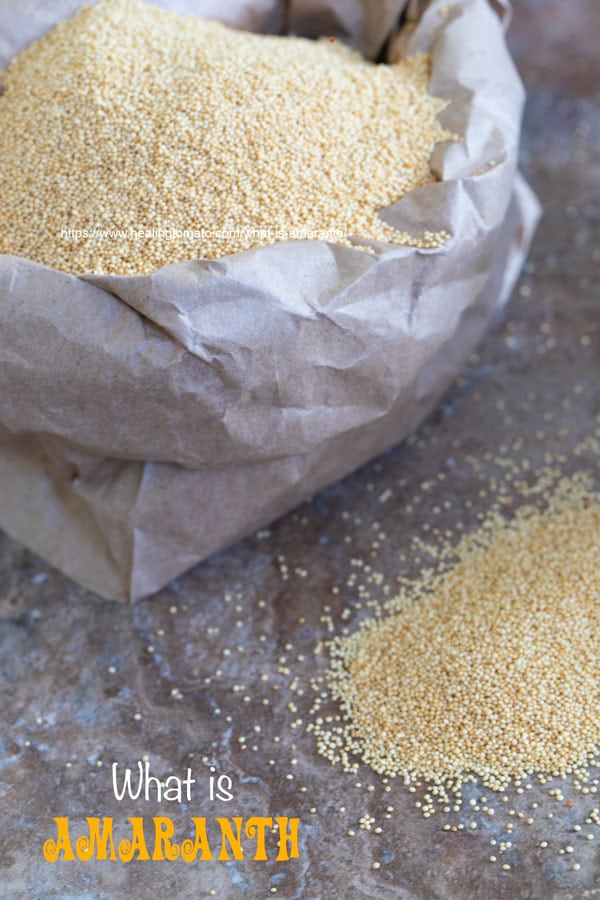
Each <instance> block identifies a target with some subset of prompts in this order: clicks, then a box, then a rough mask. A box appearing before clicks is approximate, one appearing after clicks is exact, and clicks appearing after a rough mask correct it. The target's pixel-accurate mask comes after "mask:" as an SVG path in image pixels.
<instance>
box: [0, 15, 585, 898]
mask: <svg viewBox="0 0 600 900" xmlns="http://www.w3.org/2000/svg"><path fill="white" fill-rule="evenodd" d="M599 34H600V6H599V4H598V2H597V0H580V2H579V3H577V4H569V3H565V2H561V0H520V2H519V3H518V4H517V6H516V10H515V15H514V21H513V24H512V27H511V32H510V36H511V43H512V48H513V50H514V53H515V56H516V59H517V63H518V66H519V68H520V70H521V73H522V75H523V78H524V80H525V82H526V85H527V88H528V92H529V101H528V106H527V110H526V118H525V129H524V142H523V156H522V166H523V170H524V172H525V175H526V176H527V178H528V179H529V180H530V182H531V184H532V185H533V187H534V189H535V190H536V192H537V193H538V195H539V197H540V198H541V200H542V202H543V204H544V209H545V214H544V217H543V219H542V222H541V224H540V227H539V230H538V232H537V236H536V238H535V242H534V246H533V249H532V253H531V256H530V261H529V262H528V263H527V266H526V269H525V272H524V274H523V276H522V278H521V280H520V282H519V284H518V286H517V288H516V290H515V293H514V296H513V298H512V300H511V302H510V304H509V306H508V308H507V310H506V312H505V313H504V315H503V317H502V319H501V320H500V321H498V322H497V323H496V324H495V325H494V327H493V328H492V330H491V332H490V333H489V334H488V335H487V337H486V339H485V341H484V342H483V344H482V345H481V348H480V351H479V353H478V354H477V356H474V357H473V358H472V359H471V361H470V364H469V367H468V369H467V370H466V371H465V372H464V373H463V375H462V377H460V378H459V379H458V380H457V382H456V384H455V385H454V387H453V388H452V389H451V391H450V392H449V393H448V395H447V396H446V397H445V399H444V401H443V403H442V404H441V405H440V407H439V408H438V410H437V411H436V412H435V413H434V414H433V415H432V416H431V418H430V419H429V421H428V422H427V423H426V424H425V425H424V426H423V427H422V428H421V429H420V431H419V432H418V434H417V435H414V436H412V437H411V438H410V439H409V440H408V441H405V442H404V444H403V445H402V446H400V447H398V448H396V449H395V450H392V451H390V452H389V453H387V454H385V455H384V456H383V457H381V458H380V459H379V460H377V461H376V462H375V463H373V464H371V465H369V466H366V467H364V468H363V469H361V470H360V471H359V472H357V473H356V474H354V475H352V476H351V477H349V478H346V479H345V480H344V481H343V482H341V483H340V484H337V485H335V486H333V487H331V488H329V489H328V490H326V491H324V492H323V493H321V494H320V495H319V496H318V497H316V498H315V499H314V500H313V502H311V503H307V504H305V505H304V506H303V507H301V508H300V509H298V510H297V511H296V512H295V513H293V514H290V515H288V516H286V517H284V518H283V519H281V520H280V521H278V522H277V523H275V524H274V525H273V526H272V528H271V529H270V530H269V532H264V533H260V534H259V535H256V536H254V537H251V538H249V539H247V540H245V541H243V542H241V543H240V544H238V545H237V546H236V547H234V548H233V549H232V550H230V551H228V552H226V553H222V554H220V555H219V556H217V557H215V558H213V559H211V560H210V561H209V562H207V563H204V564H203V565H200V566H197V567H196V568H195V569H194V570H193V571H192V572H190V573H189V574H187V575H185V576H184V577H181V578H179V579H178V580H177V581H176V582H174V583H173V584H171V585H170V586H169V587H168V588H166V589H165V590H163V591H161V592H160V593H159V594H158V595H156V596H154V597H152V598H150V599H148V600H146V601H143V602H140V603H138V604H137V605H135V606H134V607H127V606H119V605H117V604H113V603H109V602H104V601H101V600H99V599H98V598H96V597H94V596H92V595H90V594H89V593H87V592H86V591H85V590H83V589H82V588H79V587H77V586H76V585H75V584H73V583H72V582H70V581H69V580H67V579H65V578H64V577H62V576H61V575H60V574H58V573H57V572H55V571H53V570H50V569H49V567H47V566H46V565H45V564H44V563H43V562H42V561H41V560H40V559H38V558H36V557H35V556H33V555H32V554H30V553H29V552H27V551H26V550H24V549H23V548H22V547H21V546H19V545H18V544H16V543H14V542H12V541H11V540H9V539H8V538H7V537H1V538H0V640H1V648H2V649H1V656H0V704H1V714H2V731H1V734H0V748H1V761H0V768H1V786H0V815H1V821H2V828H1V829H0V896H1V897H3V898H4V897H6V898H11V900H12V898H21V897H22V898H30V900H41V898H50V897H60V898H81V900H83V898H86V900H87V898H89V900H92V898H94V900H96V898H98V900H99V898H117V897H122V896H130V897H134V898H149V897H152V898H154V897H156V898H163V897H178V898H179V897H181V898H203V897H209V896H217V897H222V898H237V897H240V898H243V897H248V898H261V900H262V898H267V897H271V896H275V897H281V898H285V900H292V898H303V900H316V898H322V900H336V898H338V897H347V898H348V900H354V898H362V897H365V898H366V897H369V898H382V900H383V898H388V897H389V898H437V897H439V898H455V900H463V898H490V900H500V898H539V900H542V898H543V900H549V898H567V897H591V896H595V895H596V894H599V895H600V855H599V848H600V828H597V827H596V828H595V837H596V839H595V840H591V841H585V840H583V838H581V839H580V837H579V836H578V835H577V834H574V833H573V832H572V825H573V824H574V823H575V822H579V821H581V820H582V819H583V818H584V817H585V815H586V814H587V811H589V809H590V808H591V807H592V806H593V805H594V798H591V797H590V796H585V795H582V794H581V793H577V792H574V791H572V790H571V789H570V788H569V787H565V788H564V789H563V793H564V797H565V802H562V803H557V802H556V801H555V800H552V799H551V798H550V797H549V796H548V793H547V790H548V789H547V788H546V789H545V790H543V789H540V788H534V789H533V790H531V791H529V792H526V794H523V795H518V794H516V793H515V792H514V789H513V791H512V793H511V792H509V795H510V796H509V800H508V804H507V808H508V807H512V808H514V810H515V817H516V814H517V813H518V812H519V811H525V812H526V811H527V810H528V809H529V808H530V806H531V803H532V802H534V801H535V802H537V803H538V804H539V805H538V808H537V810H536V814H535V820H534V823H533V825H531V826H526V825H525V824H523V820H519V819H516V818H515V821H516V822H517V824H516V825H515V830H514V837H513V838H512V843H513V847H512V848H511V849H510V851H509V852H507V853H506V854H505V857H504V858H505V859H506V860H507V861H508V862H509V863H510V865H511V869H510V871H503V870H502V869H501V868H500V865H499V864H497V863H496V864H493V863H490V862H489V860H488V857H489V854H490V845H489V841H490V839H494V838H497V839H498V840H501V839H502V835H504V836H506V835H505V832H504V831H503V828H504V822H505V820H506V818H507V816H504V817H503V816H502V815H498V816H496V817H495V819H494V820H493V822H491V823H490V821H489V820H488V821H487V822H483V821H479V820H478V826H479V827H478V828H477V829H476V830H474V831H473V832H468V833H467V832H466V831H465V832H457V833H447V832H444V831H443V830H442V822H443V821H444V820H443V817H439V816H434V817H432V818H430V819H424V818H423V817H422V816H421V814H420V813H419V811H418V810H417V809H416V808H415V806H414V802H415V796H416V795H412V794H409V793H408V791H407V790H406V789H405V788H403V787H402V786H401V785H396V784H394V785H393V786H392V788H391V790H390V791H389V792H387V793H386V792H385V791H384V789H383V788H382V786H381V784H380V782H379V781H378V780H377V779H376V777H375V776H374V775H373V774H372V773H370V772H369V771H368V770H361V772H360V773H359V775H357V776H352V775H346V774H344V773H343V772H341V771H340V770H339V769H336V768H332V767H331V766H330V765H329V763H328V762H327V761H326V760H325V759H323V758H322V757H320V756H318V755H317V753H316V751H315V747H314V743H313V740H312V737H311V735H309V734H306V733H305V731H304V725H305V724H306V721H307V710H308V706H309V704H310V696H309V695H310V691H309V689H308V687H307V689H306V691H305V693H304V695H302V696H298V695H297V694H296V693H292V692H291V691H290V687H289V686H290V682H292V680H293V679H294V678H295V677H297V678H298V684H299V685H306V686H307V684H308V679H309V677H310V676H311V675H312V674H314V673H315V672H316V671H317V669H318V668H319V667H320V668H322V667H323V664H324V663H323V660H321V661H319V660H318V659H317V658H315V657H314V655H313V647H314V645H315V642H316V641H317V640H319V639H320V638H322V637H324V636H326V633H327V632H326V623H325V622H324V621H323V618H322V617H323V615H324V608H325V607H326V606H329V607H330V609H331V615H332V616H333V618H334V622H335V623H336V628H338V627H339V625H340V623H339V621H338V619H337V618H336V616H337V615H338V614H339V612H340V611H341V610H342V608H343V607H344V606H345V605H347V603H348V602H351V601H352V600H353V599H354V598H356V597H357V596H358V595H359V592H362V593H364V591H365V590H368V591H370V592H371V595H372V596H373V597H378V596H379V593H380V587H378V585H377V584H376V583H370V582H369V581H368V575H367V576H365V572H364V569H362V570H358V569H357V568H356V566H353V564H352V560H353V559H356V558H361V559H363V561H365V560H368V561H370V562H371V563H372V569H373V571H376V572H378V573H381V575H382V576H383V582H384V583H390V584H392V583H393V582H394V579H395V577H396V575H397V574H399V573H400V572H401V573H402V574H406V573H407V572H408V573H410V572H411V570H413V571H416V567H417V566H418V562H419V561H418V559H413V558H412V557H411V559H410V560H409V563H408V564H407V565H404V567H401V566H400V563H399V561H398V554H399V553H400V552H402V551H403V550H405V549H406V548H407V547H408V546H409V539H410V537H411V536H413V535H415V534H427V529H428V528H429V527H431V523H432V522H435V523H436V525H437V527H439V528H440V529H442V530H443V529H444V527H448V526H452V524H453V517H456V516H457V515H459V514H460V516H461V518H462V520H463V521H464V522H465V524H466V526H467V527H468V526H469V525H471V524H473V523H474V522H475V521H476V517H477V513H478V512H479V511H481V510H484V509H485V508H486V503H487V502H488V499H489V498H487V497H486V495H485V482H487V480H488V479H489V477H490V475H492V474H494V466H495V463H494V456H495V455H496V453H497V451H498V448H505V449H506V451H507V452H509V453H511V454H513V455H518V456H519V458H527V459H528V460H529V461H530V463H531V465H532V466H535V465H537V464H541V463H542V462H543V461H544V459H545V458H550V457H551V458H553V459H556V458H557V457H559V456H562V455H564V457H565V459H566V460H567V462H566V463H565V464H566V466H567V468H572V467H574V466H576V465H578V464H579V463H580V462H581V464H583V462H582V461H581V460H577V459H575V460H573V458H572V454H573V451H574V449H575V448H576V447H577V446H578V445H579V444H581V442H582V441H584V440H585V438H586V436H588V435H589V434H590V433H591V432H592V431H593V429H594V426H596V427H597V424H598V420H597V418H596V417H597V416H598V413H599V411H600V403H599V400H600V378H599V376H600V358H599V352H598V351H599V346H600V327H599V321H598V309H599V303H600V297H599V290H598V270H599V265H598V264H599V262H600V249H598V248H599V247H600V243H599V233H598V218H599V208H598V207H599V197H598V188H599V186H600V150H599V143H600V122H599V117H598V112H597V110H596V111H595V110H594V100H595V99H597V98H595V97H594V91H595V90H597V86H598V84H599V83H600V57H599V56H598V53H597V41H598V35H599ZM548 454H550V457H548ZM584 455H585V454H584ZM474 457H476V458H477V459H479V461H480V467H479V469H478V468H477V466H473V465H472V459H473V458H474ZM584 461H585V460H584ZM440 473H442V475H443V476H445V477H444V478H442V479H440V478H439V475H440ZM415 495H417V497H418V498H419V499H418V500H417V501H416V502H413V503H412V505H411V511H409V510H407V508H406V507H407V500H408V499H409V498H413V497H414V496H415ZM445 500H449V501H451V502H452V503H453V504H454V505H453V506H451V507H450V508H449V509H446V508H445V507H444V506H443V501H445ZM467 501H471V502H470V505H466V506H465V504H466V503H467ZM0 502H1V501H0ZM381 534H383V535H384V537H381V536H380V535H381ZM377 580H378V579H372V581H373V582H376V581H377ZM352 623H353V619H352V618H351V619H350V620H348V622H347V623H346V624H350V625H352ZM246 698H248V699H246ZM263 701H268V703H265V702H263ZM290 704H292V705H290ZM299 719H301V720H302V723H299V722H298V721H297V720H299ZM255 726H256V727H255ZM257 729H260V730H257ZM144 754H147V755H148V757H149V760H150V764H151V770H152V772H154V773H155V774H157V775H159V776H161V777H164V776H167V775H169V774H172V773H173V774H177V775H184V774H185V771H186V769H187V767H188V766H189V767H191V769H192V774H193V776H194V777H195V778H196V781H197V783H196V785H195V786H194V792H193V794H192V800H191V802H190V803H183V804H181V805H179V804H177V803H171V804H169V803H164V802H163V803H162V804H161V805H160V806H159V805H158V804H157V803H156V802H152V801H150V802H149V803H145V802H144V801H141V800H138V801H132V800H128V801H125V800H124V801H123V802H121V803H119V802H117V800H116V799H115V797H114V795H113V790H112V782H111V770H110V765H111V763H112V762H113V761H118V762H119V763H120V764H121V765H134V764H135V763H136V762H137V760H138V759H140V758H141V757H142V756H143V755H144ZM292 760H295V761H296V762H295V763H293V762H292ZM210 765H214V766H215V768H216V774H219V773H221V774H227V775H228V776H230V777H231V779H232V783H233V786H232V793H233V794H234V798H233V800H232V801H231V802H229V803H226V802H214V803H211V801H210V799H209V796H208V778H209V775H210V770H209V766H210ZM288 776H291V777H288ZM357 782H360V783H361V787H357V786H356V783H357ZM370 785H372V786H373V788H374V789H373V790H372V791H369V790H368V787H369V786H370ZM571 801H572V805H568V804H569V803H571ZM596 802H597V801H596ZM387 807H393V810H389V811H388V813H387V814H388V816H389V818H385V814H386V810H387ZM550 811H551V812H553V818H552V819H549V818H548V817H547V814H548V812H550ZM365 812H369V813H370V814H371V815H372V816H373V817H374V818H375V819H376V822H377V824H378V825H379V826H381V828H382V831H381V832H380V833H375V832H374V831H373V830H371V831H364V830H361V829H360V828H359V826H358V819H359V817H360V816H361V815H363V814H364V813H365ZM159 813H160V814H163V815H169V816H170V817H171V818H172V819H173V821H174V823H175V825H176V828H177V831H178V834H179V835H180V836H181V837H183V836H186V835H187V833H188V831H189V819H190V817H191V816H206V817H207V818H209V820H212V819H214V817H215V816H230V817H231V816H235V815H239V816H243V817H245V818H248V817H249V816H252V815H256V816H278V815H282V816H283V815H288V816H293V817H299V819H300V830H299V835H300V857H299V859H297V860H292V861H289V862H277V861H276V860H275V859H274V858H273V856H274V846H273V844H272V843H270V844H269V842H267V843H268V847H269V854H268V855H269V858H268V859H267V860H266V861H262V862H260V861H256V860H253V859H252V858H249V859H244V860H241V861H230V862H219V861H212V862H207V861H204V862H198V861H197V862H195V863H190V864H188V863H185V862H183V861H181V860H179V861H173V862H132V863H129V864H126V863H124V862H121V861H115V862H111V861H97V860H96V861H90V862H83V861H80V860H78V861H73V862H68V861H58V862H56V863H50V862H47V861H46V860H45V859H44V857H43V855H42V845H43V843H44V841H45V840H46V839H48V838H50V837H52V835H53V833H55V829H54V828H53V821H52V820H53V818H54V817H58V816H69V818H70V821H71V824H72V828H73V833H74V835H78V834H80V833H82V832H83V829H84V824H85V817H86V816H112V817H114V822H115V832H116V833H118V835H119V836H123V835H125V834H126V824H127V817H128V816H141V815H146V816H147V817H151V816H153V815H157V814H159ZM465 815H467V814H466V813H465ZM459 818H460V817H459ZM463 818H464V816H463ZM468 818H469V819H470V818H471V817H470V816H469V817H468ZM465 821H466V820H465ZM588 830H589V829H588ZM348 831H354V832H355V834H354V835H349V834H348ZM271 840H272V839H271ZM542 840H547V841H548V843H549V847H548V848H546V849H541V848H540V847H539V843H540V841H542ZM569 842H570V843H571V844H573V845H574V851H575V852H574V854H571V855H560V854H558V852H557V850H558V849H559V848H560V847H564V846H565V844H568V843H569ZM373 861H376V862H379V863H380V867H379V868H378V869H373V868H372V863H373ZM574 861H577V862H578V864H579V866H580V868H579V869H578V870H574V869H573V867H572V864H573V862H574ZM210 891H213V892H214V893H213V894H211V893H210Z"/></svg>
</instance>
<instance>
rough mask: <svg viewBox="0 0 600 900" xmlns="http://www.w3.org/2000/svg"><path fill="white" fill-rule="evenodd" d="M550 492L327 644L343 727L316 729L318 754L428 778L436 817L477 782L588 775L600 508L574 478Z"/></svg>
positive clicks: (599, 709) (497, 519) (599, 717)
mask: <svg viewBox="0 0 600 900" xmlns="http://www.w3.org/2000/svg"><path fill="white" fill-rule="evenodd" d="M549 481H550V479H549V477H548V476H544V479H542V481H541V484H542V486H543V488H544V490H543V491H542V490H541V489H540V484H539V483H538V484H537V485H533V486H525V485H524V486H523V487H522V490H521V497H524V496H527V497H528V498H529V499H528V502H527V504H526V505H525V504H523V503H522V504H521V505H520V506H519V508H518V509H517V510H516V512H515V513H514V514H511V515H512V518H511V520H509V521H507V520H506V518H505V517H504V516H503V515H502V513H501V512H500V511H493V512H490V513H489V514H487V515H486V517H485V520H484V522H483V524H482V526H481V527H480V528H479V529H478V530H477V531H476V532H474V533H472V534H470V535H468V536H466V537H463V538H462V539H461V541H460V542H459V544H458V546H457V547H455V548H446V549H445V550H444V548H443V547H442V549H441V550H440V553H439V557H440V559H442V560H443V564H442V565H440V566H439V567H438V568H437V569H431V570H428V571H427V572H426V573H425V574H424V575H423V576H422V578H421V580H420V581H419V582H417V583H412V584H411V583H408V584H407V583H404V587H403V590H402V591H401V593H400V594H399V595H398V596H397V597H396V598H394V599H393V600H392V601H389V602H387V603H386V604H385V606H384V607H383V609H382V610H381V611H380V614H379V615H376V616H374V617H371V618H368V619H366V620H364V621H363V622H362V623H361V625H360V627H359V628H358V630H357V631H355V632H354V633H352V634H350V635H349V636H342V637H337V638H334V639H333V640H332V641H331V642H330V645H329V646H330V652H331V664H330V668H329V671H328V673H327V682H328V685H329V694H330V695H331V697H332V698H333V699H334V700H337V701H338V702H339V704H340V706H341V710H342V712H343V721H342V723H341V724H340V725H339V726H336V727H331V726H327V725H326V724H325V722H324V721H323V720H321V722H322V724H318V723H314V724H313V726H312V728H311V730H312V731H313V732H314V733H315V734H316V737H317V741H318V747H319V750H320V752H321V753H322V754H323V755H325V756H327V757H328V758H329V759H330V760H331V761H332V762H341V763H342V765H343V766H344V768H346V770H347V771H351V772H354V771H356V768H357V762H356V760H357V759H361V760H362V761H363V762H364V763H366V764H367V765H369V766H370V767H371V768H372V769H374V770H375V771H376V772H378V773H381V774H385V775H388V776H396V777H399V778H401V779H403V781H404V782H405V783H407V784H411V783H413V782H415V781H416V780H417V779H419V778H422V779H424V780H426V781H428V782H430V783H431V784H432V788H430V794H431V795H433V796H435V797H436V798H437V801H438V802H440V798H444V799H445V802H448V801H447V792H448V791H454V792H458V794H459V798H460V787H461V784H462V783H463V782H464V781H465V780H466V781H469V780H473V778H474V777H478V778H480V779H481V781H482V782H483V784H485V785H486V786H487V787H490V788H492V789H494V790H503V789H504V788H505V787H506V785H507V784H508V783H509V782H511V781H513V780H517V781H518V780H519V779H525V778H527V776H529V775H531V774H532V773H541V775H542V779H546V780H548V778H549V777H551V776H555V777H564V776H565V775H567V774H570V773H573V772H576V774H577V775H578V776H579V774H580V773H581V772H582V771H583V772H584V773H585V768H586V766H587V765H589V763H590V762H591V761H592V759H593V757H594V753H595V751H596V749H597V745H598V743H599V741H600V654H599V653H598V635H599V634H600V602H599V601H600V565H599V560H600V497H599V496H598V495H597V494H594V493H593V492H592V490H591V488H592V484H591V481H590V480H589V479H587V478H586V477H584V476H582V475H580V476H575V477H573V478H571V479H562V480H561V481H560V482H559V483H558V485H557V486H556V487H555V488H554V489H552V490H549V489H548V482H549ZM537 495H541V499H537V500H536V499H535V498H536V496H537ZM531 498H534V499H531ZM450 554H453V559H452V562H450V561H449V559H450ZM322 702H323V700H322V699H321V698H320V699H319V701H318V702H317V707H319V706H320V705H322ZM519 787H520V785H519ZM521 792H522V791H521ZM553 793H554V794H555V796H556V797H557V799H563V798H562V794H561V793H560V789H558V788H557V789H554V791H553ZM503 799H504V798H503ZM460 802H461V801H460V799H459V800H458V801H457V806H460ZM453 808H454V807H453ZM426 809H427V812H432V811H434V809H435V807H434V806H433V804H432V803H431V802H429V803H428V804H427V806H426Z"/></svg>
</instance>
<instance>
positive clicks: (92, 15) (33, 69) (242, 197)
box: [0, 0, 452, 274]
mask: <svg viewBox="0 0 600 900" xmlns="http://www.w3.org/2000/svg"><path fill="white" fill-rule="evenodd" d="M428 77H429V60H428V58H427V57H426V56H417V57H413V58H410V59H407V60H404V61H402V62H400V63H398V64H395V65H392V66H387V65H374V64H372V63H370V62H367V61H365V60H364V59H363V58H362V57H361V56H360V55H359V54H358V53H356V52H355V51H353V50H350V49H348V48H346V47H344V46H342V45H340V44H339V43H337V42H333V43H331V42H329V41H321V42H312V41H308V40H304V39H301V38H287V37H278V36H263V35H252V34H247V33H244V32H240V31H235V30H232V29H229V28H227V27H225V26H223V25H220V24H218V23H215V22H208V21H203V20H201V19H198V18H196V17H193V16H192V17H184V16H178V15H175V14H173V13H171V12H168V11H164V10H161V9H158V8H156V7H154V6H151V5H148V4H145V3H143V2H140V0H100V2H99V3H98V4H97V6H95V7H92V8H85V9H83V10H82V11H80V12H79V13H78V14H77V15H76V16H75V17H74V18H73V19H71V20H69V21H66V22H61V23H60V24H59V25H57V26H56V27H55V28H54V29H53V30H52V31H51V32H50V33H49V34H48V35H46V36H45V37H43V38H41V39H40V40H38V41H36V42H35V43H34V44H32V45H31V46H30V47H29V48H27V49H26V50H25V51H23V52H22V53H21V54H19V56H18V57H16V59H15V60H14V61H13V62H12V64H11V65H10V67H9V68H8V70H6V71H5V72H4V73H3V74H2V79H1V80H2V83H3V86H4V92H3V94H2V96H1V97H0V158H1V159H2V167H1V168H0V196H1V197H2V202H1V203H0V252H3V253H12V254H17V255H20V256H25V257H29V258H31V259H33V260H36V261H38V262H41V263H45V264H46V265H49V266H52V267H55V268H59V269H63V270H65V271H68V272H74V273H83V272H106V273H117V274H135V273H146V272H151V271H152V270H154V269H155V268H157V267H159V266H162V265H165V264H168V263H176V262H180V261H182V260H186V259H190V258H194V257H207V258H215V257H220V256H224V255H225V254H228V253H235V252H237V251H239V250H245V249H248V248H251V247H256V246H258V245H261V244H266V243H271V242H273V241H276V240H285V239H288V238H292V239H293V238H300V239H302V238H306V237H311V236H315V237H322V236H325V237H327V236H328V234H324V232H327V233H330V232H331V231H332V230H334V229H335V230H336V231H337V235H336V236H334V237H331V239H333V240H336V241H337V242H338V243H348V240H347V236H349V235H356V236H359V237H361V238H371V239H375V240H381V241H392V242H394V243H398V244H412V245H416V246H420V247H434V246H439V245H440V243H442V242H443V239H444V235H443V234H441V233H438V234H432V233H430V232H425V233H424V234H422V235H416V236H412V237H411V236H409V235H407V234H404V233H400V232H397V231H394V230H393V229H392V228H390V227H388V226H386V225H385V224H384V223H383V222H382V221H381V220H380V219H379V218H378V216H377V210H378V209H379V208H381V207H383V206H387V205H389V204H390V203H392V202H393V201H395V200H397V199H398V198H400V197H401V196H402V195H403V194H405V193H406V192H407V191H410V190H412V189H413V188H416V187H419V186H420V185H424V184H427V183H429V182H431V181H433V180H434V178H433V176H432V173H431V170H430V167H429V158H430V155H431V151H432V149H433V146H434V144H435V143H436V142H437V141H443V140H447V139H450V138H452V135H450V134H448V133H447V132H446V131H445V130H444V129H443V128H442V127H441V125H440V124H439V123H438V121H437V120H436V115H437V113H438V112H439V111H440V110H441V109H442V108H443V107H444V106H445V102H444V101H442V100H440V99H436V98H433V97H431V96H429V94H428V92H427V85H428ZM72 230H74V231H75V232H77V234H75V235H74V232H73V231H72ZM216 232H219V233H218V234H217V233H216Z"/></svg>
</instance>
